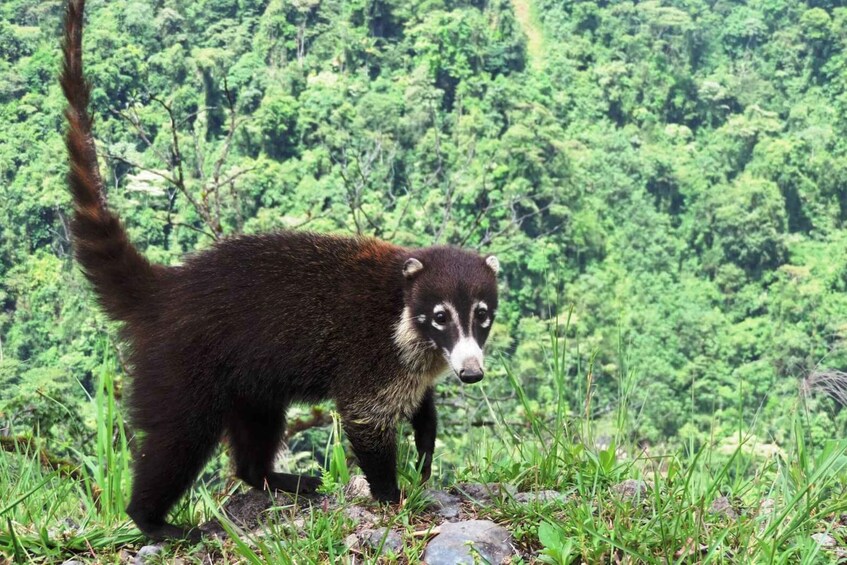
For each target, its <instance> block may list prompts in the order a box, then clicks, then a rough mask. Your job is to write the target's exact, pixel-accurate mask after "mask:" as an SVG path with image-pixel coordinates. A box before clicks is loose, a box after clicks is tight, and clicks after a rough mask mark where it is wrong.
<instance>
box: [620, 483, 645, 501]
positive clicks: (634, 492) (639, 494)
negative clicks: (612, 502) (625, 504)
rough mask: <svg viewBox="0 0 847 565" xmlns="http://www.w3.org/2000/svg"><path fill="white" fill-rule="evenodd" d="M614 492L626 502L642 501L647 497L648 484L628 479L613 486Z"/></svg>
mask: <svg viewBox="0 0 847 565" xmlns="http://www.w3.org/2000/svg"><path fill="white" fill-rule="evenodd" d="M612 492H613V493H615V494H616V495H618V496H619V497H621V498H622V499H625V500H641V499H643V498H645V497H646V496H647V483H645V482H644V481H637V480H635V479H627V480H625V481H624V482H622V483H618V484H616V485H614V486H612Z"/></svg>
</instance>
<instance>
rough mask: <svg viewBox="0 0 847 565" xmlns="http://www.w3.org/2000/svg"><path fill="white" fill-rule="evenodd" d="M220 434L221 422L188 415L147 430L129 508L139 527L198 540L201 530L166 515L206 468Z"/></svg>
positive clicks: (155, 536)
mask: <svg viewBox="0 0 847 565" xmlns="http://www.w3.org/2000/svg"><path fill="white" fill-rule="evenodd" d="M219 436H220V426H219V425H217V426H216V425H214V424H209V423H208V422H204V421H196V420H194V421H192V420H190V419H189V418H185V421H182V422H175V423H173V424H170V425H169V426H167V429H162V428H161V427H160V428H157V429H155V430H153V431H148V433H147V435H146V436H145V437H144V438H143V440H142V442H141V449H140V450H139V451H138V452H137V454H136V457H135V464H134V465H135V468H134V480H133V485H132V497H131V500H130V503H129V506H128V507H127V510H126V511H127V514H128V515H129V517H130V518H132V520H133V522H135V525H136V526H138V529H140V530H141V531H142V532H144V533H145V534H146V535H147V536H149V537H150V538H152V539H154V540H163V539H167V538H177V539H183V538H187V539H190V540H192V541H198V540H199V538H200V532H199V531H197V530H189V529H185V528H180V527H178V526H174V525H172V524H169V523H167V522H166V521H165V518H166V517H167V514H168V511H169V510H170V509H171V507H172V506H173V505H174V504H175V503H176V502H177V500H179V498H180V497H181V496H182V495H183V494H184V493H185V491H187V490H188V488H189V487H190V486H191V483H192V482H193V481H194V479H195V478H196V477H197V475H198V473H199V472H200V470H201V469H202V468H203V465H204V464H205V463H206V461H207V460H208V458H209V456H210V455H211V454H212V451H213V450H214V448H215V446H216V445H217V442H218V439H219Z"/></svg>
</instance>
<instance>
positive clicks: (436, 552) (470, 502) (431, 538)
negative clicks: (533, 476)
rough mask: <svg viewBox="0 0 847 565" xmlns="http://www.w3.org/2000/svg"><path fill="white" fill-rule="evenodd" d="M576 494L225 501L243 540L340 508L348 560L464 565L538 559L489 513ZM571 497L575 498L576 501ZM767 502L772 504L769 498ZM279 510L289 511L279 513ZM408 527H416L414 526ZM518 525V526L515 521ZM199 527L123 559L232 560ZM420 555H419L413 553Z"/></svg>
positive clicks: (836, 558) (303, 525)
mask: <svg viewBox="0 0 847 565" xmlns="http://www.w3.org/2000/svg"><path fill="white" fill-rule="evenodd" d="M609 492H610V494H611V495H613V496H614V497H615V498H616V499H617V500H618V501H619V502H620V503H622V504H625V505H631V506H633V507H636V506H639V505H647V504H649V503H650V499H649V497H650V496H651V489H650V487H649V485H648V484H647V483H645V482H643V481H639V480H632V479H630V480H626V481H623V482H621V483H618V484H615V485H613V486H611V487H610V489H609ZM570 498H571V497H569V496H568V495H565V494H563V493H560V492H557V491H553V490H541V491H533V492H519V491H518V489H516V488H514V487H513V486H511V485H501V484H497V483H488V484H484V483H459V484H457V485H455V486H453V487H452V488H450V489H448V490H433V489H430V490H426V491H424V492H423V497H422V499H421V500H419V501H417V502H416V503H417V504H419V505H420V506H419V507H420V511H415V512H414V520H415V521H414V523H413V524H411V525H410V524H408V523H406V524H397V523H396V522H397V521H396V512H395V511H393V510H391V509H390V508H388V507H383V506H380V505H377V504H375V503H374V502H373V501H372V500H371V499H370V492H369V490H368V486H367V482H366V481H365V479H364V477H362V476H354V477H353V478H352V479H351V481H350V483H349V484H348V485H347V486H346V487H345V489H344V492H343V496H328V495H314V496H309V497H303V496H300V497H296V498H295V497H293V496H291V495H287V494H283V493H279V494H274V495H270V494H269V493H266V492H260V491H256V490H250V491H247V492H244V493H239V494H235V495H233V496H231V497H230V498H229V499H228V500H227V502H226V503H225V504H224V506H223V512H224V514H225V515H226V517H227V521H228V523H229V527H230V528H232V527H233V526H235V527H236V528H237V529H238V533H239V538H240V539H241V540H243V541H246V543H254V544H255V540H260V539H267V538H268V537H269V536H273V535H274V534H273V530H274V526H273V525H272V524H271V520H274V521H276V523H277V526H276V527H279V522H280V521H283V520H284V521H285V525H284V527H286V528H294V529H295V530H296V532H297V534H298V536H297V537H295V538H294V539H295V540H296V539H298V538H299V539H305V538H306V536H307V535H308V532H307V531H306V529H307V528H308V527H309V526H308V524H309V522H310V520H313V519H314V516H315V514H316V513H323V514H329V513H343V515H344V516H345V517H346V519H347V521H348V523H349V524H351V525H352V527H351V528H350V530H352V531H351V532H350V533H349V534H348V535H347V536H346V538H345V539H344V547H345V551H346V555H345V559H344V560H343V562H344V563H348V564H351V565H352V564H358V563H364V562H375V561H376V562H383V561H385V562H389V563H418V562H421V561H422V562H424V563H426V564H427V565H455V564H460V563H467V564H476V563H490V564H508V563H533V562H537V557H538V552H537V551H536V550H537V548H532V547H527V546H526V545H525V544H523V543H521V542H520V541H519V540H516V539H515V538H514V537H513V534H512V532H510V531H509V530H508V529H506V528H505V527H503V526H502V525H500V524H497V523H495V522H493V521H491V520H490V519H487V516H488V515H490V514H491V512H490V510H491V508H493V507H496V506H498V505H499V506H502V505H503V504H513V505H515V504H516V505H527V506H532V507H533V508H537V509H539V511H541V512H542V514H544V509H554V508H555V507H556V506H561V505H562V504H567V503H568V502H569V501H571V500H570ZM571 502H572V501H571ZM766 502H767V501H766ZM279 509H285V511H284V513H283V514H282V515H281V514H280V513H279V512H278V511H279ZM771 511H772V510H771V509H769V507H768V505H767V504H763V505H762V507H761V508H758V509H756V510H755V511H753V512H755V513H756V514H759V515H761V514H764V513H767V512H771ZM745 512H746V513H749V512H751V510H749V509H748V510H744V509H741V508H739V507H738V505H737V503H735V502H734V501H733V500H731V499H729V498H727V497H719V498H717V499H715V500H714V501H713V503H712V504H711V506H710V507H709V509H708V512H707V513H708V514H709V516H710V517H711V519H714V520H720V521H730V522H732V521H735V520H738V519H740V516H741V515H742V513H745ZM410 526H411V527H410ZM512 526H514V524H513V525H512ZM200 528H201V529H202V530H203V531H204V532H206V534H207V536H208V537H209V538H211V539H216V540H219V541H218V542H216V543H206V544H204V546H203V549H201V550H200V551H199V552H198V551H197V548H193V549H192V551H190V552H188V551H185V553H184V554H183V552H182V550H181V549H180V548H179V546H176V547H175V546H172V545H171V546H166V545H163V544H153V545H145V546H142V547H140V548H138V547H136V548H133V549H129V548H126V549H123V550H121V551H120V553H119V561H120V562H121V563H125V564H133V565H154V564H157V563H173V564H178V565H183V564H186V565H187V564H188V563H198V562H201V563H212V564H215V563H224V562H227V563H230V562H232V560H231V559H226V558H225V557H224V556H223V555H222V554H221V552H220V550H219V549H216V548H220V547H221V546H220V544H225V543H232V542H231V541H229V540H230V539H231V536H230V535H229V534H228V533H227V531H226V530H225V528H224V527H223V525H222V524H221V522H220V521H218V520H215V519H213V520H209V521H207V522H205V523H203V524H202V525H201V526H200ZM690 541H691V544H692V545H691V547H682V548H680V550H679V551H678V552H677V553H676V554H675V557H679V558H683V559H684V558H685V557H686V556H688V557H696V555H697V554H699V553H702V552H704V551H705V549H703V548H698V547H697V544H696V543H695V542H694V541H693V540H690ZM812 541H814V542H815V543H816V544H817V545H818V546H819V548H820V550H821V551H822V555H825V556H827V557H829V558H832V559H833V562H847V561H845V560H847V549H845V548H843V547H841V546H840V544H839V543H838V542H837V540H836V539H835V538H833V537H832V536H830V535H829V534H825V533H818V534H814V535H813V536H812ZM410 545H413V546H415V547H421V548H422V551H421V552H420V554H419V555H420V557H419V559H417V560H412V559H410V558H409V557H408V555H409V552H408V551H404V549H407V548H408V547H409V546H410ZM415 554H417V553H415ZM82 563H83V562H82V561H76V560H69V561H65V562H64V563H63V565H82Z"/></svg>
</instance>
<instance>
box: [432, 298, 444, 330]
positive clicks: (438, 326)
mask: <svg viewBox="0 0 847 565" xmlns="http://www.w3.org/2000/svg"><path fill="white" fill-rule="evenodd" d="M443 312H444V305H443V304H437V305H436V306H435V308H433V309H432V314H433V316H435V315H436V314H441V313H443ZM432 327H433V328H435V329H437V330H439V331H444V328H446V327H447V325H446V324H439V323H438V322H436V321H435V318H434V317H433V319H432Z"/></svg>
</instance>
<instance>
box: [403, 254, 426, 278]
mask: <svg viewBox="0 0 847 565" xmlns="http://www.w3.org/2000/svg"><path fill="white" fill-rule="evenodd" d="M421 271H423V263H421V262H420V261H418V260H417V259H415V258H414V257H412V258H411V259H406V262H405V263H403V276H404V277H406V278H407V279H411V278H412V277H414V276H415V275H417V274H418V273H420V272H421Z"/></svg>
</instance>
